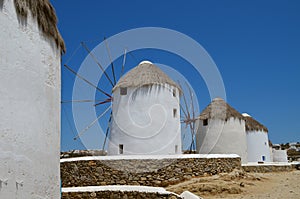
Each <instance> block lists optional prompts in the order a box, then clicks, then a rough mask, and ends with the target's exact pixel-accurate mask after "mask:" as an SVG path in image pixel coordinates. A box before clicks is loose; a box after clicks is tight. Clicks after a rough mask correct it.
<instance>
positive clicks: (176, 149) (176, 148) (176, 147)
mask: <svg viewBox="0 0 300 199" xmlns="http://www.w3.org/2000/svg"><path fill="white" fill-rule="evenodd" d="M175 153H178V145H175Z"/></svg>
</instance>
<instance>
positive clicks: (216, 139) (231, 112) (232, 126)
mask: <svg viewBox="0 0 300 199" xmlns="http://www.w3.org/2000/svg"><path fill="white" fill-rule="evenodd" d="M196 145H197V151H198V152H199V153H200V154H238V155H239V156H240V157H241V160H242V163H247V139H246V132H245V120H244V117H243V116H242V115H241V114H240V113H239V112H238V111H236V110H235V109H234V108H232V107H231V106H230V105H228V104H227V103H226V102H225V101H224V100H223V99H221V98H215V99H213V101H212V102H211V103H210V104H209V105H208V106H207V107H206V108H205V109H204V110H203V111H202V113H201V114H200V116H199V128H198V131H197V135H196Z"/></svg>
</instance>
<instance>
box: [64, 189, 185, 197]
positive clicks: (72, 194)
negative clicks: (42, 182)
mask: <svg viewBox="0 0 300 199" xmlns="http://www.w3.org/2000/svg"><path fill="white" fill-rule="evenodd" d="M91 198H107V199H117V198H120V199H123V198H124V199H125V198H126V199H131V198H132V199H136V198H139V199H142V198H145V199H181V198H182V197H180V196H177V195H175V194H172V193H152V192H149V193H147V192H138V191H98V192H67V193H63V194H62V199H91Z"/></svg>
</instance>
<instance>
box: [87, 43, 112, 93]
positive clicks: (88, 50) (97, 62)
mask: <svg viewBox="0 0 300 199" xmlns="http://www.w3.org/2000/svg"><path fill="white" fill-rule="evenodd" d="M81 45H82V46H83V48H84V49H85V50H86V51H87V52H88V53H89V55H90V56H91V57H92V59H93V60H94V61H95V63H96V64H97V65H98V66H99V68H100V69H101V71H102V72H103V73H104V75H105V77H106V79H107V80H108V81H109V83H110V84H111V86H112V87H114V86H115V84H114V83H113V81H112V80H111V78H110V77H109V76H108V74H107V72H106V71H105V70H104V68H103V67H102V65H101V64H100V63H99V61H98V60H97V58H96V56H95V55H94V54H93V53H92V51H91V50H90V49H89V48H88V47H87V45H85V43H84V42H81Z"/></svg>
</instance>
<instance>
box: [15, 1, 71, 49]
mask: <svg viewBox="0 0 300 199" xmlns="http://www.w3.org/2000/svg"><path fill="white" fill-rule="evenodd" d="M14 4H15V8H16V12H17V15H18V17H24V18H25V19H27V17H28V14H29V12H31V14H32V17H33V18H35V19H36V20H37V23H38V26H39V29H40V30H41V31H42V32H43V33H44V34H45V35H46V36H48V37H49V38H51V39H54V41H55V43H56V46H57V47H58V48H60V50H61V52H62V53H64V52H65V51H66V47H65V43H64V41H63V39H62V37H61V35H60V33H59V31H58V29H57V26H56V24H57V18H56V14H55V10H54V8H53V6H52V5H51V4H50V2H49V0H14Z"/></svg>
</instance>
